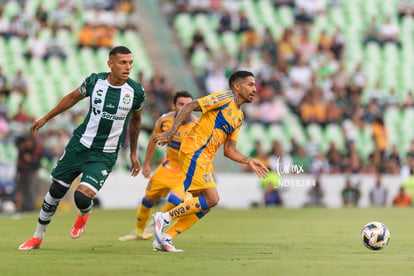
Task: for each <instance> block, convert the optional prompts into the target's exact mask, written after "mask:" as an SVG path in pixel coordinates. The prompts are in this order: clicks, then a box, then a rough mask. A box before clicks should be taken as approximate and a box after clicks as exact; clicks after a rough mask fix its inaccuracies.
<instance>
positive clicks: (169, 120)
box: [153, 111, 197, 170]
mask: <svg viewBox="0 0 414 276" xmlns="http://www.w3.org/2000/svg"><path fill="white" fill-rule="evenodd" d="M176 115H177V113H176V112H175V111H171V112H168V113H166V114H164V115H162V116H161V117H160V118H159V119H158V121H157V122H156V123H155V127H154V130H153V134H159V133H163V132H165V131H167V130H168V129H170V128H171V126H172V125H173V123H174V119H175V116H176ZM196 121H197V117H196V116H194V115H191V116H190V117H189V118H188V119H187V121H186V122H184V124H182V125H181V126H180V127H179V128H178V131H177V133H176V134H175V135H174V137H173V138H172V139H171V141H170V142H169V143H168V144H167V149H166V153H167V156H166V158H165V159H164V160H163V165H164V166H165V167H168V168H169V169H171V170H175V169H177V170H181V166H180V163H179V162H178V151H179V150H180V146H181V141H182V139H183V137H185V136H186V135H188V134H189V132H190V130H191V128H192V127H193V126H194V125H195V123H196Z"/></svg>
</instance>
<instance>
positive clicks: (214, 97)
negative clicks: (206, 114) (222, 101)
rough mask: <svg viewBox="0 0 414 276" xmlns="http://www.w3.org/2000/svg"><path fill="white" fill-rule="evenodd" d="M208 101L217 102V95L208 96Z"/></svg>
mask: <svg viewBox="0 0 414 276" xmlns="http://www.w3.org/2000/svg"><path fill="white" fill-rule="evenodd" d="M210 103H211V104H216V103H218V99H217V97H216V96H211V97H210Z"/></svg>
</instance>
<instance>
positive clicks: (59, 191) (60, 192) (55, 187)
mask: <svg viewBox="0 0 414 276" xmlns="http://www.w3.org/2000/svg"><path fill="white" fill-rule="evenodd" d="M67 191H68V188H66V187H65V186H63V185H61V184H59V183H58V182H56V181H53V182H52V185H50V188H49V194H50V195H51V196H52V197H53V198H56V199H61V198H63V197H64V196H65V194H66V192H67Z"/></svg>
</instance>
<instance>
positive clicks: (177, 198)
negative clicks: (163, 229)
mask: <svg viewBox="0 0 414 276" xmlns="http://www.w3.org/2000/svg"><path fill="white" fill-rule="evenodd" d="M192 100H193V97H192V95H191V94H190V93H188V92H187V91H178V92H177V93H176V94H175V95H174V99H173V110H174V111H171V112H169V113H166V114H164V115H162V116H161V117H160V118H159V119H158V121H157V122H156V124H155V127H154V130H153V135H154V134H159V133H163V132H165V131H166V130H168V129H169V128H170V127H171V126H172V124H173V122H174V118H175V116H176V115H177V113H178V112H179V111H180V109H181V108H182V107H183V106H184V105H185V104H186V103H189V102H191V101H192ZM196 121H197V117H196V116H194V115H191V116H190V117H188V119H186V120H185V121H184V123H183V124H182V125H181V126H180V127H179V128H178V131H177V133H175V135H174V137H172V139H171V140H170V141H169V143H168V145H167V150H166V151H167V154H166V157H165V158H164V159H163V161H162V162H161V164H160V165H159V166H158V168H157V169H156V171H155V172H154V175H153V176H152V177H151V178H150V180H149V181H148V184H147V189H146V191H145V196H144V198H143V199H142V202H141V205H140V206H139V208H138V211H137V213H136V225H135V226H136V227H135V231H134V232H132V233H130V234H128V235H125V236H122V237H120V238H119V239H118V240H119V241H131V240H147V239H150V238H152V236H153V227H152V224H151V225H149V226H151V227H149V228H148V227H146V224H147V221H148V218H149V217H150V216H151V208H152V207H153V206H154V204H156V203H157V202H158V201H159V200H160V198H161V197H166V196H167V195H168V197H167V202H166V204H165V205H164V206H163V208H162V210H161V211H168V210H170V209H171V208H172V207H175V206H177V205H178V204H180V203H181V202H182V201H183V200H184V196H185V192H184V188H183V181H184V178H185V175H184V173H183V171H182V169H181V166H180V164H179V162H178V150H179V149H180V145H181V140H182V138H183V137H185V136H186V135H188V133H189V132H190V130H191V128H192V127H193V126H194V125H195V122H196ZM156 146H157V144H156V143H155V142H154V141H152V140H150V141H149V142H148V146H147V151H146V155H145V161H144V166H143V170H142V174H143V175H144V177H146V178H149V177H150V175H151V167H150V163H151V158H152V156H153V154H154V152H155V149H156ZM157 248H158V249H160V248H159V246H158V245H157V244H156V245H155V249H157Z"/></svg>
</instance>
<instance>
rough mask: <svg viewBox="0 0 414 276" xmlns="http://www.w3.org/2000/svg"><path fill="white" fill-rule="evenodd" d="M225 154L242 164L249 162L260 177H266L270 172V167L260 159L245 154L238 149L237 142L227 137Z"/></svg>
mask: <svg viewBox="0 0 414 276" xmlns="http://www.w3.org/2000/svg"><path fill="white" fill-rule="evenodd" d="M224 156H226V157H227V158H229V159H231V160H233V161H236V162H238V163H241V164H247V165H249V166H250V168H252V170H253V171H254V172H255V173H256V174H257V175H258V176H259V177H260V178H264V177H266V176H267V174H268V173H269V169H268V168H267V167H266V166H265V165H264V164H263V163H262V162H260V161H259V160H257V159H254V158H250V157H248V156H245V155H244V154H243V153H241V152H240V151H238V150H237V148H236V142H235V141H233V140H230V139H227V140H226V142H225V143H224Z"/></svg>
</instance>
